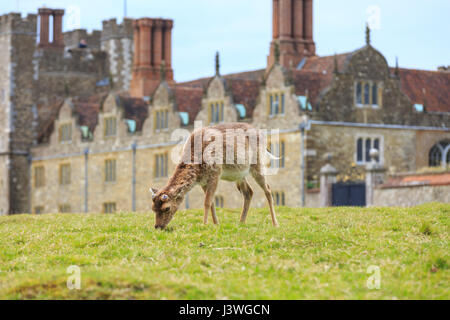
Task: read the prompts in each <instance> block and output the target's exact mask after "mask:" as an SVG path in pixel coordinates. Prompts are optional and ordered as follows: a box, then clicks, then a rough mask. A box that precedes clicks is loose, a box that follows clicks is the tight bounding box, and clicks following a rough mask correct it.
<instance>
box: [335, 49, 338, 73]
mask: <svg viewBox="0 0 450 320" xmlns="http://www.w3.org/2000/svg"><path fill="white" fill-rule="evenodd" d="M334 73H335V74H338V73H339V67H338V60H337V54H336V53H335V54H334Z"/></svg>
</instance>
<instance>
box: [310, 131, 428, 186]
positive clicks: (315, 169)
mask: <svg viewBox="0 0 450 320" xmlns="http://www.w3.org/2000/svg"><path fill="white" fill-rule="evenodd" d="M359 137H362V138H364V139H365V138H379V139H380V143H381V155H380V157H381V162H382V164H383V165H384V166H385V167H386V168H387V170H388V172H409V171H415V170H416V131H415V130H393V129H388V128H385V129H378V128H370V127H364V128H358V127H349V126H333V125H312V126H311V130H310V131H308V133H307V150H308V153H309V155H308V157H307V168H308V174H307V176H308V180H309V181H317V180H318V179H319V172H320V168H321V167H323V166H324V165H325V164H326V160H325V159H324V156H325V155H326V154H327V153H331V154H332V156H333V160H332V163H333V166H334V167H335V168H336V169H337V170H338V171H339V173H340V174H339V176H338V178H340V179H343V178H345V177H349V178H350V180H355V179H357V180H359V179H364V177H365V164H358V163H357V161H356V160H357V159H356V143H357V139H358V138H359ZM421 152H427V151H421ZM418 153H420V151H418Z"/></svg>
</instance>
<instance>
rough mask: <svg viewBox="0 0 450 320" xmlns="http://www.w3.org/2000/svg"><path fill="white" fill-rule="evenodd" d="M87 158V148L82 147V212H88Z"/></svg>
mask: <svg viewBox="0 0 450 320" xmlns="http://www.w3.org/2000/svg"><path fill="white" fill-rule="evenodd" d="M88 160H89V148H86V149H84V212H85V213H88V212H89V208H88V197H89V193H88V190H89V171H88Z"/></svg>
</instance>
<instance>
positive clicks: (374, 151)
mask: <svg viewBox="0 0 450 320" xmlns="http://www.w3.org/2000/svg"><path fill="white" fill-rule="evenodd" d="M369 155H370V161H371V162H372V163H375V162H377V158H378V156H379V155H380V151H378V149H375V148H372V149H370V151H369Z"/></svg>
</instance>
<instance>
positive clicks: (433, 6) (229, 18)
mask: <svg viewBox="0 0 450 320" xmlns="http://www.w3.org/2000/svg"><path fill="white" fill-rule="evenodd" d="M123 3H124V0H108V1H93V0H77V1H68V0H1V4H0V13H1V14H4V13H8V12H12V11H18V8H19V11H20V12H22V14H25V13H29V12H36V11H37V8H38V7H40V6H42V5H43V4H45V5H46V6H47V7H52V8H65V9H68V8H69V7H70V6H78V7H79V8H80V12H81V15H80V25H81V27H82V28H87V29H88V30H92V29H101V21H102V20H105V19H109V18H114V17H116V18H117V19H118V20H119V21H121V20H122V18H123V14H124V9H123V8H124V5H123ZM374 5H375V6H377V7H378V8H379V9H380V25H379V29H377V30H373V32H372V43H373V45H374V46H375V47H376V48H378V49H379V50H380V51H381V52H382V53H383V54H384V55H385V57H386V58H387V60H388V61H389V64H390V65H394V64H395V57H396V56H398V57H399V63H400V66H401V67H408V68H416V69H428V70H436V68H437V66H439V65H450V41H449V39H450V37H449V32H450V19H448V14H449V13H450V1H448V0H426V1H424V0H395V1H392V0H344V1H342V0H341V1H336V0H316V1H314V33H315V35H314V37H315V41H316V45H317V53H318V54H319V55H330V54H334V53H335V52H337V53H342V52H347V51H351V50H354V49H357V48H359V47H361V46H363V45H364V25H365V21H366V20H367V9H368V8H369V7H371V6H374ZM271 12H272V1H271V0H164V1H162V0H128V16H129V17H132V18H140V17H144V16H145V17H164V18H171V19H174V20H175V28H174V34H173V64H174V69H175V78H176V80H177V81H184V80H190V79H194V78H198V77H204V76H211V75H212V74H213V73H214V54H215V51H217V50H219V51H220V53H221V60H222V63H221V64H222V73H223V74H225V73H231V72H240V71H246V70H253V69H259V68H264V67H265V65H266V56H267V53H268V50H269V42H270V40H271V30H272V22H271V19H272V13H271ZM372 17H373V15H372ZM65 20H66V25H65V26H64V28H65V31H67V30H68V28H67V22H68V20H69V19H65Z"/></svg>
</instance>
